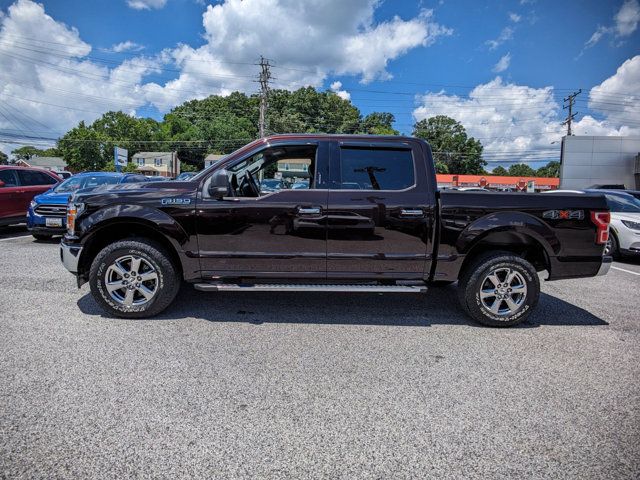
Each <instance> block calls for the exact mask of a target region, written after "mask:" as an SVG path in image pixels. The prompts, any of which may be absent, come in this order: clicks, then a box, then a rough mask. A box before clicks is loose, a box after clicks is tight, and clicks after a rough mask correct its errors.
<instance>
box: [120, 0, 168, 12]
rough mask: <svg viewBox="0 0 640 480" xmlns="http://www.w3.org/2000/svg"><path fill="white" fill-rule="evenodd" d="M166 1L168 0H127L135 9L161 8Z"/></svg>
mask: <svg viewBox="0 0 640 480" xmlns="http://www.w3.org/2000/svg"><path fill="white" fill-rule="evenodd" d="M166 3H167V0H127V5H129V6H130V7H131V8H133V9H134V10H151V9H152V8H155V9H160V8H162V7H164V6H165V5H166Z"/></svg>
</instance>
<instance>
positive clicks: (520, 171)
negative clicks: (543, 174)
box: [509, 163, 536, 177]
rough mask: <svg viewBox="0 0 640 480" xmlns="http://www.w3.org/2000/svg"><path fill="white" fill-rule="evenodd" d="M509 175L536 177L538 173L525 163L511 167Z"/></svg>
mask: <svg viewBox="0 0 640 480" xmlns="http://www.w3.org/2000/svg"><path fill="white" fill-rule="evenodd" d="M509 175H510V176H512V177H535V176H536V171H535V170H534V169H533V168H531V167H530V166H529V165H527V164H525V163H514V164H513V165H511V166H510V167H509Z"/></svg>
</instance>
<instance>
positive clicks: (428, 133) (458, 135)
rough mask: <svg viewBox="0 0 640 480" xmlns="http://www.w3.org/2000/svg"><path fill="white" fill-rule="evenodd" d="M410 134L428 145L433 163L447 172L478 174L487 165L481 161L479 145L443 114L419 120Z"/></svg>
mask: <svg viewBox="0 0 640 480" xmlns="http://www.w3.org/2000/svg"><path fill="white" fill-rule="evenodd" d="M413 135H414V136H415V137H418V138H423V139H425V140H427V141H428V142H429V144H430V145H431V149H432V151H433V157H434V161H435V162H436V163H438V162H441V163H444V164H445V165H447V168H448V169H449V173H454V174H475V175H479V174H482V172H483V171H484V169H483V167H484V166H485V165H486V164H487V162H485V161H484V160H483V159H482V144H481V143H480V141H479V140H476V139H475V138H473V137H467V132H466V130H465V128H464V127H463V126H462V124H461V123H460V122H458V121H456V120H454V119H453V118H450V117H447V116H445V115H437V116H435V117H431V118H428V119H425V120H420V121H419V122H417V123H416V124H415V125H414V126H413Z"/></svg>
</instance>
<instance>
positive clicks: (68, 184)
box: [54, 175, 120, 193]
mask: <svg viewBox="0 0 640 480" xmlns="http://www.w3.org/2000/svg"><path fill="white" fill-rule="evenodd" d="M119 180H120V177H115V176H104V175H82V176H75V177H71V178H69V179H67V180H65V181H64V182H62V183H61V184H60V185H58V186H57V187H56V188H55V189H54V191H55V192H56V193H68V192H75V191H76V190H80V189H83V188H95V187H97V186H98V185H112V184H116V183H118V181H119Z"/></svg>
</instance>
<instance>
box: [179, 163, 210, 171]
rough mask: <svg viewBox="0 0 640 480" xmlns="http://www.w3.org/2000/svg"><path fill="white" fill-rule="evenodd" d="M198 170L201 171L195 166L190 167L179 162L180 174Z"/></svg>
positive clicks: (188, 164)
mask: <svg viewBox="0 0 640 480" xmlns="http://www.w3.org/2000/svg"><path fill="white" fill-rule="evenodd" d="M203 166H204V165H203ZM200 170H202V169H201V168H198V167H197V166H196V165H192V164H190V163H186V162H183V161H180V173H182V172H198V171H200Z"/></svg>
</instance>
